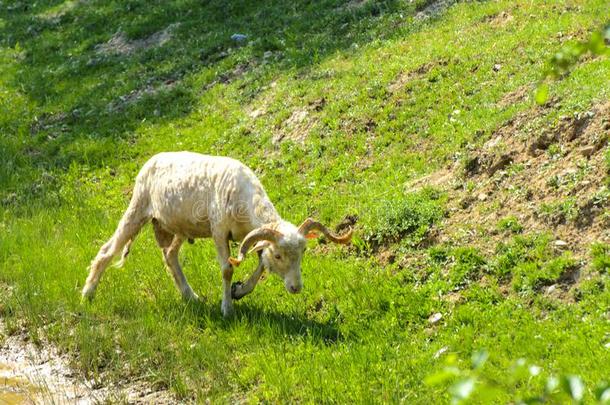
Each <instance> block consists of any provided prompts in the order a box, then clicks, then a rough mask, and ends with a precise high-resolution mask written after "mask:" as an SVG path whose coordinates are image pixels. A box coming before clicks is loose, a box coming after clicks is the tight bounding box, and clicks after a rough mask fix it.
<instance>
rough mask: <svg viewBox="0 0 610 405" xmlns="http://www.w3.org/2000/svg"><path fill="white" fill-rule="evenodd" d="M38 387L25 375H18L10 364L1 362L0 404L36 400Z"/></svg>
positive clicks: (13, 404) (10, 404)
mask: <svg viewBox="0 0 610 405" xmlns="http://www.w3.org/2000/svg"><path fill="white" fill-rule="evenodd" d="M38 391H39V390H38V388H37V387H36V386H34V385H33V384H32V383H31V382H30V381H29V380H28V379H27V378H26V377H25V376H22V375H18V373H16V372H15V370H13V367H11V366H10V365H9V364H4V363H0V404H2V405H17V404H27V403H32V402H35V398H36V395H37V394H38V393H39V392H38Z"/></svg>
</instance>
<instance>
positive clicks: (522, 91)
mask: <svg viewBox="0 0 610 405" xmlns="http://www.w3.org/2000/svg"><path fill="white" fill-rule="evenodd" d="M531 93H532V88H531V86H521V87H519V88H518V89H517V90H514V91H511V92H509V93H506V94H505V95H504V96H503V97H502V98H501V99H500V101H499V102H498V106H499V107H501V108H506V107H509V106H511V105H513V104H516V103H520V102H523V101H527V100H529V97H530V94H531Z"/></svg>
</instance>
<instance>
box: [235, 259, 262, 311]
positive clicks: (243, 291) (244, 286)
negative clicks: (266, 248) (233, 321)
mask: <svg viewBox="0 0 610 405" xmlns="http://www.w3.org/2000/svg"><path fill="white" fill-rule="evenodd" d="M264 271H265V266H264V265H263V261H262V259H261V258H260V256H259V259H258V267H257V268H256V270H255V271H254V273H252V275H251V276H250V278H249V279H248V281H246V282H245V283H242V282H241V281H238V282H236V283H233V285H232V286H231V297H233V299H234V300H238V299H241V298H243V297H244V296H246V295H248V294H250V293H251V292H252V291H253V290H254V287H256V284H257V283H258V280H260V278H261V276H262V275H263V272H264Z"/></svg>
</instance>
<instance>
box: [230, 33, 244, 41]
mask: <svg viewBox="0 0 610 405" xmlns="http://www.w3.org/2000/svg"><path fill="white" fill-rule="evenodd" d="M231 39H232V40H233V41H235V42H244V41H245V40H246V39H248V36H247V35H244V34H233V35H231Z"/></svg>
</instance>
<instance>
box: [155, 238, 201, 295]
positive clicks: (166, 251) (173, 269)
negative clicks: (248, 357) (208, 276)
mask: <svg viewBox="0 0 610 405" xmlns="http://www.w3.org/2000/svg"><path fill="white" fill-rule="evenodd" d="M183 242H184V239H183V238H181V237H179V236H177V235H176V236H174V239H173V241H172V243H171V244H170V245H169V246H168V247H165V248H163V260H164V261H165V265H166V266H167V269H168V270H169V272H170V273H171V275H172V277H173V278H174V283H175V284H176V287H177V288H178V290H179V291H180V294H182V298H184V299H185V300H187V301H190V300H197V299H199V297H197V294H195V292H193V289H192V288H191V286H190V285H189V283H188V281H187V280H186V277H185V276H184V273H183V272H182V268H181V267H180V262H179V261H178V252H179V251H180V247H181V246H182V243H183Z"/></svg>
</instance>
